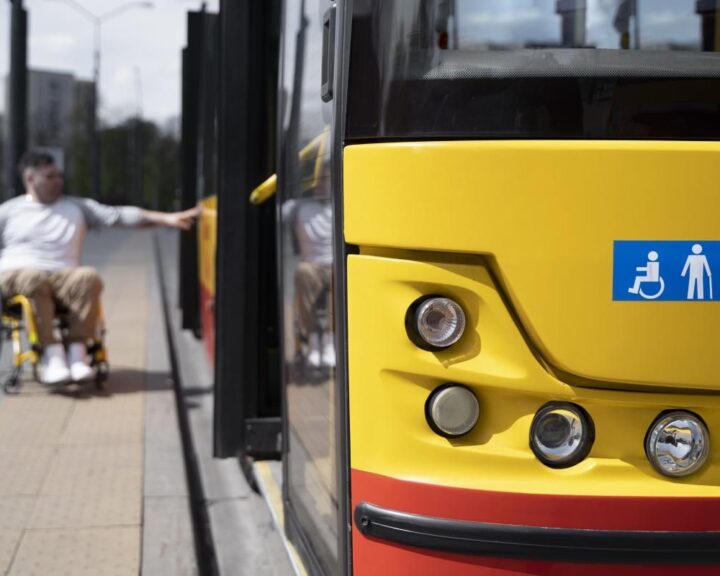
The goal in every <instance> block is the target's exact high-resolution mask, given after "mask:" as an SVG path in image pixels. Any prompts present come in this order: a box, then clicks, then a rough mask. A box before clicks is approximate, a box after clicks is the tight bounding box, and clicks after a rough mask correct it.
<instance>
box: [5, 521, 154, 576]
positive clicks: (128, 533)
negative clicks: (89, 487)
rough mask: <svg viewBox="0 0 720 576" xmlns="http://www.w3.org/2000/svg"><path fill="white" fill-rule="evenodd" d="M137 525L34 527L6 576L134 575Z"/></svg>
mask: <svg viewBox="0 0 720 576" xmlns="http://www.w3.org/2000/svg"><path fill="white" fill-rule="evenodd" d="M139 565H140V528H139V527H121V528H93V529H80V530H33V531H29V532H26V533H25V534H24V536H23V539H22V541H21V543H20V547H19V549H18V551H17V554H16V556H15V561H14V562H13V564H12V567H11V569H10V572H9V573H8V576H137V574H138V566H139Z"/></svg>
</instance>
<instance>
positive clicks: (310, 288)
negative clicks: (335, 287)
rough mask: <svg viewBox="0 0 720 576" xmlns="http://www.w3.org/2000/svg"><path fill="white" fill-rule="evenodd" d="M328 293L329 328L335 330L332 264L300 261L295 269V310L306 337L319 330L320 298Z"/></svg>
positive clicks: (303, 334)
mask: <svg viewBox="0 0 720 576" xmlns="http://www.w3.org/2000/svg"><path fill="white" fill-rule="evenodd" d="M323 292H326V293H327V298H326V302H325V307H326V309H327V315H328V330H330V331H332V330H333V303H332V266H331V265H329V264H328V265H323V264H315V263H313V262H300V264H298V267H297V270H296V271H295V310H296V314H297V319H298V327H299V328H300V334H301V335H302V336H304V337H307V336H309V335H310V334H311V333H312V332H315V331H317V330H318V329H319V328H320V327H319V326H318V309H317V308H318V300H319V299H320V296H321V294H322V293H323Z"/></svg>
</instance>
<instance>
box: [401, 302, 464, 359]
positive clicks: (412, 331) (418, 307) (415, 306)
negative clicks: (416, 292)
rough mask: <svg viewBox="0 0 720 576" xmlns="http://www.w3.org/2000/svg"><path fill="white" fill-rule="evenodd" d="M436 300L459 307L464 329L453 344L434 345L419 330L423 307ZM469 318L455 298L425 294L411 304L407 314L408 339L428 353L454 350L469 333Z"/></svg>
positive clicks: (406, 329)
mask: <svg viewBox="0 0 720 576" xmlns="http://www.w3.org/2000/svg"><path fill="white" fill-rule="evenodd" d="M435 299H442V300H447V301H449V302H451V303H452V304H454V305H455V306H457V307H458V309H459V311H460V314H461V318H462V326H463V327H462V329H461V330H460V333H459V334H458V335H457V337H456V338H455V339H454V340H453V341H452V342H450V343H448V344H446V345H442V346H438V345H435V344H432V343H430V342H428V341H427V340H425V339H424V338H423V337H422V336H421V335H420V331H419V329H418V322H419V315H420V313H421V311H422V308H423V306H424V305H425V304H428V303H429V302H430V301H432V300H435ZM467 318H468V316H467V314H466V312H465V308H464V307H463V306H462V304H460V302H458V301H457V300H456V299H455V298H452V297H451V296H447V295H445V294H424V295H422V296H420V297H419V298H417V299H415V300H414V301H413V303H412V304H410V306H409V307H408V309H407V312H406V313H405V331H406V332H407V335H408V338H410V340H411V342H412V343H413V344H415V346H417V347H418V348H420V349H422V350H426V351H428V352H442V351H443V350H447V349H449V348H452V347H453V346H455V345H456V344H457V343H458V342H460V340H462V339H463V336H464V335H465V333H466V332H467V327H468V325H467Z"/></svg>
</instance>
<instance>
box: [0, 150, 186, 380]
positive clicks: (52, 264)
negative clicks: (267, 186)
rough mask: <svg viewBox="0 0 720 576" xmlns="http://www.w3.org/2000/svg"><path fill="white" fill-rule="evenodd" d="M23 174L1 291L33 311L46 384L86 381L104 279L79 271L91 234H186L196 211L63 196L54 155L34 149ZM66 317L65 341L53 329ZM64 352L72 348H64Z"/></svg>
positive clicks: (1, 251) (3, 234)
mask: <svg viewBox="0 0 720 576" xmlns="http://www.w3.org/2000/svg"><path fill="white" fill-rule="evenodd" d="M19 170H20V173H21V176H22V179H23V183H24V185H25V190H26V194H25V195H23V196H17V197H15V198H12V199H10V200H8V201H6V202H4V203H2V204H0V292H1V293H2V295H3V297H4V298H5V299H6V300H7V299H9V298H11V297H13V296H15V295H22V296H25V297H27V298H28V299H29V300H30V303H31V305H32V308H33V312H34V316H35V322H36V325H37V333H38V337H39V344H40V346H41V348H42V355H41V361H40V363H41V369H42V372H41V378H42V381H43V382H44V383H45V384H60V383H63V382H67V381H70V380H72V381H82V380H86V379H88V378H89V377H90V376H91V375H92V373H93V370H92V368H91V367H90V366H89V365H88V359H87V348H86V345H87V342H88V341H90V340H91V339H92V338H93V337H94V336H95V329H96V326H97V322H98V313H99V309H100V293H101V292H102V280H101V279H100V276H99V275H98V273H97V272H96V271H95V270H94V269H92V268H89V267H86V266H80V257H81V254H82V246H83V242H84V239H85V235H86V233H87V231H88V230H90V229H93V228H99V227H108V226H126V227H143V226H169V227H173V228H178V229H181V230H188V229H189V228H190V227H191V226H192V224H193V221H194V219H195V217H196V216H197V209H195V208H193V209H191V210H186V211H184V212H174V213H167V212H155V211H150V210H144V209H142V208H137V207H134V206H122V207H115V206H107V205H103V204H100V203H98V202H96V201H95V200H91V199H89V198H76V197H72V196H64V195H63V178H62V175H61V174H60V171H59V170H58V168H57V166H55V162H54V160H53V158H52V156H50V155H49V154H47V153H45V152H41V151H30V152H28V153H26V154H25V155H24V156H23V158H22V159H21V161H20V166H19ZM57 306H61V307H62V308H64V309H65V310H66V311H67V312H66V321H67V331H66V339H65V341H64V342H61V341H59V339H58V336H57V334H56V331H55V330H54V325H53V324H54V319H55V315H56V307H57ZM66 346H67V349H66Z"/></svg>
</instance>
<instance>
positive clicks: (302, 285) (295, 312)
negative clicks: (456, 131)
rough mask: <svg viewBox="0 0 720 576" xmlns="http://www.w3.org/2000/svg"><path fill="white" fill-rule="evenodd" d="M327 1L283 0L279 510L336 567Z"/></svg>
mask: <svg viewBox="0 0 720 576" xmlns="http://www.w3.org/2000/svg"><path fill="white" fill-rule="evenodd" d="M330 7H331V2H329V1H327V0H304V1H301V2H285V5H284V8H283V31H282V36H283V47H282V55H281V57H282V64H281V73H280V77H281V79H280V98H281V103H280V110H281V113H280V114H281V115H280V126H279V130H280V134H279V136H280V142H281V144H280V150H279V159H278V160H279V162H278V167H279V170H278V189H279V198H278V200H279V203H280V204H279V208H278V210H279V213H280V218H281V226H280V237H279V244H280V260H281V263H280V270H281V294H282V296H281V312H282V318H283V320H282V324H283V325H282V329H283V346H282V349H283V379H284V393H285V402H284V405H285V408H284V409H285V430H284V438H285V451H286V454H285V457H284V478H283V480H284V492H285V494H284V496H285V517H286V522H287V524H288V530H289V533H290V537H291V538H292V539H293V540H294V541H295V543H296V545H298V546H299V548H300V550H301V552H302V553H303V555H304V556H305V560H306V562H307V563H308V564H309V566H310V567H312V569H313V572H314V573H325V574H336V573H339V569H338V566H339V560H338V558H339V551H338V544H337V542H338V491H337V482H336V480H335V477H336V471H337V459H336V445H335V436H336V432H335V431H336V418H335V398H336V386H337V379H336V370H335V347H334V319H333V313H332V310H333V299H334V293H333V273H332V270H333V261H334V259H333V230H334V226H333V205H332V195H331V187H330V170H331V146H330V145H329V134H330V133H331V127H332V124H333V117H332V105H331V103H324V102H323V100H322V98H321V93H320V92H321V66H322V50H323V24H324V20H323V19H324V17H325V15H326V13H327V11H328V9H329V8H330Z"/></svg>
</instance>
